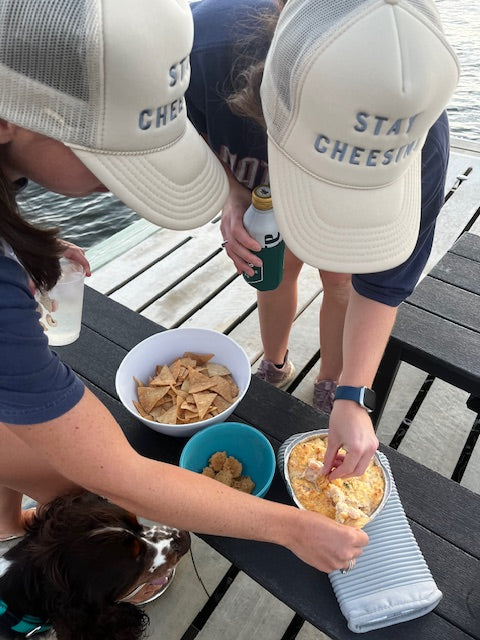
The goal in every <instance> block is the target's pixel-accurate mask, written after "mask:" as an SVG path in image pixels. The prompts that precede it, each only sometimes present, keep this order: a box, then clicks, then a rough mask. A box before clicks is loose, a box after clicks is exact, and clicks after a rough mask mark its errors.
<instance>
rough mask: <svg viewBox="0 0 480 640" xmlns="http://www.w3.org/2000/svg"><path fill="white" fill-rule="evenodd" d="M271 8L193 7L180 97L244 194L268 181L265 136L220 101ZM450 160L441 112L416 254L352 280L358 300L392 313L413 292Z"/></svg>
mask: <svg viewBox="0 0 480 640" xmlns="http://www.w3.org/2000/svg"><path fill="white" fill-rule="evenodd" d="M273 6H274V2H273V0H235V1H234V2H232V0H198V1H197V2H192V4H191V7H192V13H193V19H194V23H195V37H194V44H193V50H192V53H191V69H192V77H191V81H190V87H189V89H188V91H187V94H186V99H187V108H188V112H189V116H190V119H191V120H192V122H193V124H194V125H195V127H196V128H197V130H198V131H199V132H200V133H202V134H204V135H205V136H206V137H207V139H208V142H209V144H210V146H211V147H212V149H213V150H214V151H215V152H216V153H217V154H218V155H219V157H220V158H221V159H222V160H223V161H224V162H225V163H226V164H227V165H228V166H229V167H230V169H231V170H232V172H233V174H234V175H235V177H236V178H237V180H238V181H239V182H241V183H242V184H243V185H245V186H246V187H248V188H249V189H253V188H254V187H255V186H256V185H258V184H262V183H267V184H268V182H269V177H268V158H267V136H266V132H265V131H264V130H263V129H262V128H261V127H260V126H259V125H258V124H256V123H255V122H253V121H252V120H250V119H248V118H245V117H239V116H236V115H234V114H233V113H232V112H231V110H230V108H229V107H228V105H227V104H226V101H225V99H226V97H227V96H228V95H230V94H231V92H232V73H238V55H239V51H241V49H239V47H238V45H239V42H243V41H244V39H245V36H246V35H248V34H249V33H251V32H252V30H254V29H255V28H256V26H257V24H258V20H259V16H260V15H261V13H262V12H265V11H268V10H273ZM249 46H251V45H249ZM267 48H268V44H267V43H265V45H264V46H263V47H262V46H261V45H260V46H257V49H256V50H249V54H250V55H251V56H252V57H256V58H257V59H262V58H263V57H265V55H266V51H267ZM448 155H449V131H448V121H447V116H446V114H445V113H444V114H442V116H441V117H440V118H439V120H438V121H437V122H436V123H435V124H434V125H433V127H432V128H431V129H430V132H429V134H428V136H427V140H426V142H425V146H424V148H423V152H422V219H421V226H420V233H419V238H418V242H417V245H416V247H415V250H414V252H413V254H412V255H411V256H410V258H409V259H408V260H407V261H406V262H404V263H403V264H402V265H400V266H399V267H396V268H395V269H390V270H388V271H382V272H380V273H374V274H361V275H355V274H354V275H353V279H352V281H353V286H354V288H355V290H356V291H358V293H360V294H361V295H363V296H365V297H367V298H370V299H372V300H376V301H378V302H383V303H384V304H387V305H390V306H397V305H398V304H400V302H402V300H404V299H405V298H406V297H407V296H409V295H410V293H411V292H412V291H413V289H414V287H415V285H416V283H417V281H418V279H419V277H420V275H421V273H422V270H423V268H424V266H425V264H426V262H427V260H428V256H429V254H430V250H431V246H432V241H433V234H434V230H435V222H436V219H437V216H438V214H439V212H440V208H441V206H442V204H443V199H444V190H445V176H446V170H447V163H448ZM294 215H295V211H292V216H294Z"/></svg>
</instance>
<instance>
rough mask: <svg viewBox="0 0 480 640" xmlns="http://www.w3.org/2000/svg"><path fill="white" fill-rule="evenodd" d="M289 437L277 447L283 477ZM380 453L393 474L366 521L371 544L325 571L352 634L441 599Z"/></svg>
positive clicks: (413, 614) (414, 614) (422, 610)
mask: <svg viewBox="0 0 480 640" xmlns="http://www.w3.org/2000/svg"><path fill="white" fill-rule="evenodd" d="M294 437H295V436H294ZM290 440H291V438H289V440H287V442H286V443H284V444H283V445H282V447H281V448H280V450H279V451H278V456H277V460H278V465H279V468H280V470H281V473H282V476H283V458H284V452H285V449H286V446H287V445H288V443H289V441H290ZM378 456H379V458H380V460H381V462H382V464H383V465H384V466H385V468H386V469H387V470H388V473H389V474H390V477H391V491H390V497H389V498H388V500H387V501H386V503H385V506H384V507H383V509H382V511H381V512H380V513H379V514H378V516H377V517H376V518H375V519H374V520H372V521H371V522H369V523H368V524H367V525H366V526H365V529H364V530H365V532H366V533H367V534H368V536H369V543H368V545H367V546H366V547H365V548H364V551H363V553H362V555H361V556H360V557H359V558H358V560H357V564H356V566H355V568H354V569H352V570H351V571H349V572H348V573H344V574H342V573H341V572H340V571H333V572H332V573H330V574H329V575H328V577H329V579H330V582H331V584H332V587H333V590H334V592H335V596H336V598H337V600H338V604H339V605H340V609H341V611H342V613H343V615H344V616H345V618H346V620H347V624H348V628H349V629H350V630H351V631H354V632H355V633H364V632H366V631H372V630H373V629H381V628H383V627H388V626H391V625H393V624H398V623H400V622H405V621H407V620H413V619H414V618H418V617H420V616H423V615H425V614H426V613H429V612H430V611H431V610H432V609H434V608H435V607H436V606H437V604H438V603H439V602H440V600H441V599H442V592H441V591H440V590H439V589H438V587H437V585H436V584H435V581H434V579H433V577H432V574H431V573H430V570H429V568H428V566H427V563H426V562H425V559H424V557H423V555H422V552H421V551H420V548H419V546H418V544H417V541H416V539H415V537H414V535H413V533H412V530H411V528H410V525H409V523H408V520H407V517H406V515H405V511H404V509H403V506H402V503H401V502H400V498H399V495H398V491H397V487H396V485H395V481H394V479H393V476H392V472H391V469H390V465H389V463H388V460H387V458H386V456H385V455H384V454H383V453H381V452H378Z"/></svg>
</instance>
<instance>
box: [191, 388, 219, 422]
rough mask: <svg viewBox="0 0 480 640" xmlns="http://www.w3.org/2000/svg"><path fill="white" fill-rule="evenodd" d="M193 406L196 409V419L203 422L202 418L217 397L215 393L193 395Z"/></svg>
mask: <svg viewBox="0 0 480 640" xmlns="http://www.w3.org/2000/svg"><path fill="white" fill-rule="evenodd" d="M193 397H194V399H195V404H196V405H197V409H198V417H199V419H200V420H203V417H204V416H205V414H206V413H207V411H209V409H210V406H211V404H212V402H213V401H214V400H215V398H216V397H217V394H216V393H194V394H193Z"/></svg>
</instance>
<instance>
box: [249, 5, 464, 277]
mask: <svg viewBox="0 0 480 640" xmlns="http://www.w3.org/2000/svg"><path fill="white" fill-rule="evenodd" d="M458 75H459V70H458V62H457V60H456V57H455V54H454V52H453V51H452V49H451V47H450V46H449V45H448V43H447V42H446V40H445V38H444V36H443V33H442V30H441V24H440V20H439V17H438V13H437V11H436V9H435V6H434V4H433V2H432V1H431V0H336V1H335V2H331V1H330V0H289V1H288V2H287V4H286V6H285V8H284V9H283V11H282V12H281V14H280V17H279V20H278V24H277V28H276V31H275V34H274V38H273V41H272V44H271V46H270V49H269V52H268V55H267V58H266V61H265V69H264V74H263V80H262V85H261V97H262V106H263V112H264V116H265V121H266V124H267V131H268V138H269V143H268V158H269V172H270V184H271V188H272V200H273V206H274V209H275V213H276V217H277V221H278V225H279V228H280V231H281V233H282V234H283V236H284V239H285V242H286V244H287V246H288V247H289V248H290V250H291V251H292V252H293V253H294V254H295V255H296V256H297V257H299V258H300V259H302V260H303V261H304V262H307V263H309V264H311V265H313V266H316V267H319V268H322V269H326V270H330V271H337V272H344V273H369V272H374V271H385V270H387V269H390V268H392V267H395V266H398V265H399V264H401V263H403V262H404V261H405V260H406V259H407V258H408V257H409V256H410V255H411V253H412V251H413V249H414V247H415V244H416V240H417V238H418V229H419V224H420V203H421V161H420V159H421V151H422V147H423V144H424V142H425V139H426V136H427V133H428V131H429V129H430V127H431V126H432V125H433V124H434V122H435V121H436V119H437V118H438V117H439V116H440V114H441V112H442V111H443V109H444V108H445V106H446V104H447V102H448V100H449V98H450V96H451V95H452V93H453V91H454V89H455V86H456V84H457V81H458Z"/></svg>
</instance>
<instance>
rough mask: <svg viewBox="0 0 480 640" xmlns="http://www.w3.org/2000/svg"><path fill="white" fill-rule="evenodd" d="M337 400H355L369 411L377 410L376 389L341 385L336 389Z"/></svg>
mask: <svg viewBox="0 0 480 640" xmlns="http://www.w3.org/2000/svg"><path fill="white" fill-rule="evenodd" d="M335 400H353V402H357V403H358V404H359V405H360V406H361V407H363V408H364V409H366V410H367V411H368V413H371V412H372V411H374V410H375V400H376V396H375V391H373V389H369V388H368V387H347V386H344V385H340V386H339V387H337V388H336V391H335V398H334V401H335Z"/></svg>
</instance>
